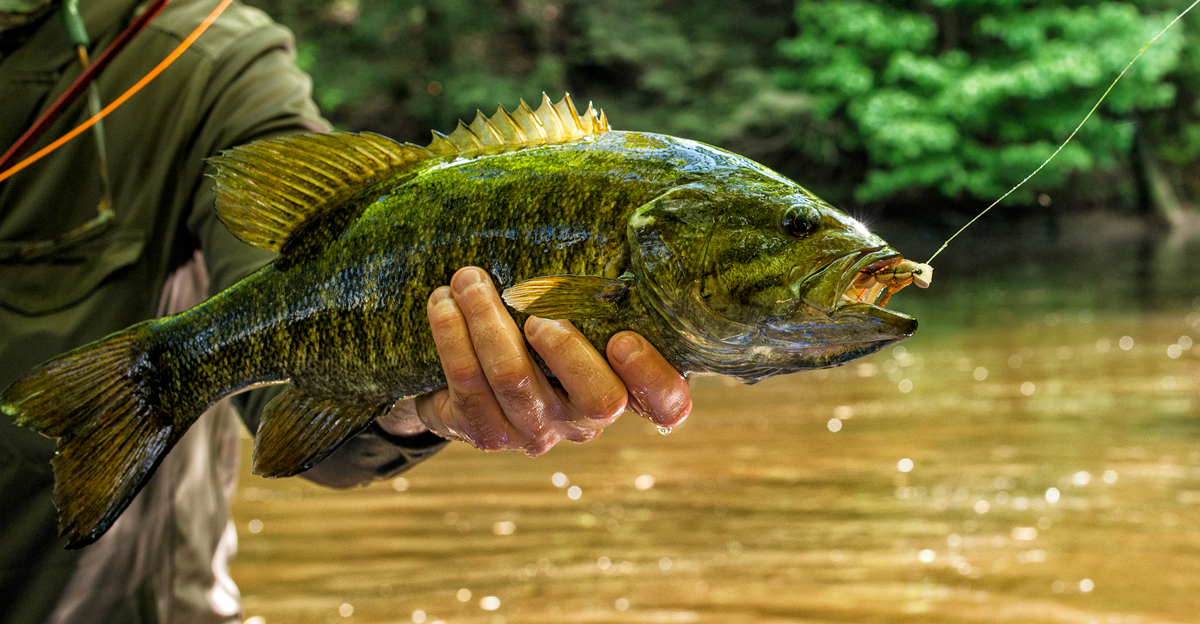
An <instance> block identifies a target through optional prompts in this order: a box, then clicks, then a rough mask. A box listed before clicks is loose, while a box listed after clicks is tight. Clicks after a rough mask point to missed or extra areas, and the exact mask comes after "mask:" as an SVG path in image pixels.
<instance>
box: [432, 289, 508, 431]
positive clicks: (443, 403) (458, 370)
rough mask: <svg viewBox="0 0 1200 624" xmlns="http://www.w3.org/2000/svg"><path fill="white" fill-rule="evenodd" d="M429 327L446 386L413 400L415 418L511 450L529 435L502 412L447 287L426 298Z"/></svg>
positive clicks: (439, 428) (468, 331) (465, 324)
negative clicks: (414, 403)
mask: <svg viewBox="0 0 1200 624" xmlns="http://www.w3.org/2000/svg"><path fill="white" fill-rule="evenodd" d="M426 311H427V313H428V316H429V327H430V331H431V332H432V334H433V340H434V344H435V345H436V346H437V350H438V356H439V358H440V359H441V362H442V371H443V373H445V376H446V389H444V390H439V391H438V392H435V393H433V395H431V396H428V397H422V398H421V399H418V401H417V412H418V414H419V415H420V416H421V421H422V422H424V423H425V426H427V427H429V429H430V430H431V431H433V432H434V433H437V434H438V435H440V436H442V437H445V438H449V439H458V440H463V441H465V442H469V443H470V444H472V445H473V446H475V447H477V448H480V449H483V450H501V449H517V448H521V447H523V446H524V445H525V444H527V443H529V442H530V441H531V437H530V436H527V435H525V434H523V433H522V432H520V431H518V430H516V429H515V428H514V427H513V426H512V425H511V424H510V423H509V421H508V419H507V418H505V416H504V412H503V411H502V410H501V407H500V404H499V402H498V401H497V399H496V396H495V395H494V394H493V392H492V387H491V384H490V383H489V381H488V378H487V376H486V374H485V373H484V371H483V367H482V366H481V365H480V363H479V360H478V358H477V356H476V355H475V348H474V346H473V345H472V341H471V338H472V337H471V333H470V329H469V327H468V325H467V319H466V318H465V316H464V314H463V311H462V310H461V309H460V307H459V304H458V303H457V302H456V301H455V299H454V297H453V294H452V293H451V291H450V289H449V288H446V287H442V288H438V289H437V290H435V291H434V292H433V294H432V295H430V297H429V305H428V307H427V310H426Z"/></svg>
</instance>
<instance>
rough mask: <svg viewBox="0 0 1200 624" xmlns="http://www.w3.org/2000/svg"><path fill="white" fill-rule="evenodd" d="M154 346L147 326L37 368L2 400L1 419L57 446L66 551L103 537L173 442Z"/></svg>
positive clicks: (172, 426) (55, 461)
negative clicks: (154, 374)
mask: <svg viewBox="0 0 1200 624" xmlns="http://www.w3.org/2000/svg"><path fill="white" fill-rule="evenodd" d="M152 338H153V330H152V328H151V326H150V325H149V322H146V323H140V324H138V325H134V326H133V327H130V328H128V329H126V330H124V331H120V332H117V333H115V334H112V335H110V336H108V337H107V338H103V339H101V340H98V341H96V342H93V343H90V344H88V345H84V346H82V347H80V348H78V349H75V350H74V351H70V352H68V353H65V354H63V355H61V356H59V357H57V358H55V359H53V360H50V361H49V362H46V363H44V364H42V365H41V366H38V367H37V368H35V369H33V370H32V371H30V372H29V373H27V374H26V375H25V376H24V377H22V378H20V379H18V380H17V381H16V382H15V383H13V384H12V385H11V386H9V388H8V389H7V390H5V391H4V393H3V394H0V412H3V413H4V414H5V415H8V416H12V417H15V422H16V424H18V425H23V426H26V427H30V428H32V429H34V430H36V431H38V432H40V433H42V434H43V435H46V436H49V437H53V438H57V439H58V446H57V449H56V451H55V454H54V458H53V459H52V460H51V465H52V466H53V468H54V504H55V507H57V508H58V518H59V526H58V528H59V534H60V535H65V536H67V537H68V539H69V542H70V543H69V546H68V547H69V548H80V547H83V546H86V545H88V544H90V543H92V542H94V541H96V540H97V539H98V538H99V537H100V536H101V535H103V534H104V532H105V531H107V530H108V528H109V526H110V525H112V523H113V521H115V520H116V518H117V516H119V515H120V514H121V512H122V511H124V510H125V508H126V507H128V506H129V503H130V502H131V501H132V500H133V497H134V496H135V495H136V494H137V493H138V491H140V490H141V488H142V486H143V485H145V483H146V481H148V480H149V478H150V475H151V473H152V472H153V471H154V468H156V467H157V466H158V464H159V463H160V462H161V461H162V459H163V456H164V455H166V453H167V451H168V450H170V448H171V446H172V445H173V444H174V443H175V441H176V440H177V439H178V436H177V435H176V432H175V429H176V426H175V422H174V421H173V419H172V418H171V417H170V416H169V415H168V414H165V413H164V412H163V410H160V409H158V408H157V406H158V405H159V404H160V401H159V399H158V397H157V396H156V395H157V389H156V388H155V387H154V384H153V383H152V382H151V378H150V375H149V372H150V371H151V370H152V367H151V366H150V357H149V355H148V348H147V347H148V346H150V345H151V341H152Z"/></svg>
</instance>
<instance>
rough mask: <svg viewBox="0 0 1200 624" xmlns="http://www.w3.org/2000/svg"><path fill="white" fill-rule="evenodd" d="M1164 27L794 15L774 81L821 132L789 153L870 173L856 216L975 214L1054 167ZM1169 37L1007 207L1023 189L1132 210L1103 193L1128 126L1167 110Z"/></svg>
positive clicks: (956, 5)
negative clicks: (850, 157)
mask: <svg viewBox="0 0 1200 624" xmlns="http://www.w3.org/2000/svg"><path fill="white" fill-rule="evenodd" d="M1173 17H1174V13H1173V12H1171V13H1166V12H1150V13H1146V14H1143V13H1142V12H1140V11H1139V7H1138V6H1136V5H1134V4H1131V3H1119V2H1104V3H1099V4H1089V3H1077V2H1039V3H1036V4H1035V3H1028V2H1026V3H1022V2H1013V1H1012V0H934V1H933V2H874V1H860V2H855V1H844V0H840V1H834V2H810V1H807V0H805V1H802V2H800V3H798V5H797V7H796V21H797V23H798V24H799V25H800V28H799V35H798V36H797V37H794V38H791V39H788V40H785V41H782V42H781V43H780V45H779V50H780V53H781V55H782V56H783V57H785V58H786V59H787V61H789V62H786V63H783V64H782V65H781V67H780V68H779V69H777V70H776V73H775V76H776V80H777V81H778V84H779V85H781V86H783V87H785V88H788V89H794V90H796V91H799V92H803V93H807V94H809V95H810V96H811V97H812V98H813V102H814V106H813V108H812V115H813V118H814V120H815V121H816V122H818V123H819V124H820V125H822V126H823V127H824V128H826V131H825V132H824V136H825V137H826V138H825V141H824V142H823V143H822V144H817V145H813V144H811V143H810V144H804V145H799V146H797V147H799V148H800V149H816V150H821V151H823V152H824V153H826V154H827V153H830V152H833V151H836V152H838V153H843V154H844V153H858V154H861V155H862V158H865V159H866V161H867V162H868V163H869V164H868V171H867V172H866V175H865V176H863V179H862V180H861V182H860V183H859V184H858V185H857V188H856V189H855V194H856V196H857V198H858V199H859V200H861V201H886V200H895V199H899V198H905V197H908V198H911V199H916V200H927V199H929V198H930V197H931V195H939V196H941V197H944V198H950V199H954V200H970V199H974V200H977V201H986V202H990V201H991V200H993V199H995V198H996V197H999V196H1000V195H1001V194H1003V193H1004V192H1005V191H1007V190H1008V189H1009V188H1011V187H1012V186H1013V185H1014V184H1015V183H1016V182H1018V181H1019V180H1021V179H1022V178H1024V177H1025V176H1026V175H1027V174H1028V173H1029V172H1031V171H1033V170H1034V169H1035V168H1036V167H1037V166H1038V165H1039V164H1041V163H1042V161H1043V160H1044V159H1045V158H1046V157H1047V156H1049V155H1050V154H1051V153H1052V152H1053V151H1054V149H1055V147H1056V145H1057V144H1058V143H1059V142H1061V141H1062V140H1063V139H1065V138H1066V137H1067V136H1068V135H1069V134H1070V133H1071V131H1072V130H1073V129H1074V128H1075V126H1076V125H1077V124H1078V123H1079V121H1080V119H1082V117H1083V115H1084V114H1085V113H1086V111H1087V110H1088V109H1090V108H1091V106H1092V105H1093V104H1094V102H1095V101H1096V99H1097V98H1098V97H1099V96H1100V94H1101V93H1102V92H1103V91H1104V89H1105V88H1106V87H1107V85H1108V83H1109V82H1110V81H1111V80H1112V79H1113V77H1115V76H1116V75H1117V73H1118V72H1120V70H1121V69H1123V68H1124V67H1125V65H1126V64H1127V63H1128V62H1129V60H1130V59H1131V58H1132V57H1133V55H1134V54H1135V53H1136V52H1137V50H1138V49H1139V48H1140V47H1141V46H1142V45H1143V44H1144V43H1145V42H1146V41H1147V40H1149V38H1150V37H1151V36H1153V34H1154V33H1156V32H1157V31H1158V30H1160V29H1161V28H1162V27H1163V26H1165V25H1166V24H1167V22H1169V21H1170V19H1171V18H1173ZM1179 26H1182V25H1179ZM1179 26H1177V27H1176V28H1177V29H1174V30H1172V31H1171V32H1169V33H1167V35H1165V36H1164V37H1163V38H1161V39H1160V40H1159V41H1158V42H1157V43H1156V44H1155V45H1154V46H1153V47H1151V48H1150V49H1149V50H1148V51H1147V52H1146V53H1145V54H1144V55H1143V56H1142V58H1141V60H1139V61H1138V63H1137V65H1135V66H1134V68H1133V69H1132V70H1130V72H1129V73H1128V74H1127V75H1126V76H1125V78H1124V79H1123V80H1122V82H1121V83H1120V84H1119V85H1118V87H1117V88H1116V89H1115V90H1114V91H1113V92H1112V93H1111V94H1110V95H1109V97H1108V99H1107V100H1106V101H1105V103H1104V105H1103V106H1102V107H1101V108H1100V110H1099V111H1097V115H1096V116H1094V117H1093V118H1092V120H1091V121H1089V122H1088V124H1087V125H1086V126H1085V127H1084V129H1083V130H1082V131H1081V132H1080V134H1079V135H1078V136H1077V137H1076V139H1075V141H1073V142H1072V143H1071V144H1070V145H1068V146H1067V147H1066V148H1065V149H1064V150H1063V151H1062V152H1061V153H1060V154H1059V155H1058V157H1057V158H1056V159H1055V160H1054V161H1053V162H1051V163H1050V165H1048V166H1047V167H1046V168H1045V169H1044V170H1043V171H1042V172H1041V173H1040V174H1039V175H1038V177H1037V178H1035V180H1034V181H1033V184H1032V185H1031V186H1030V187H1027V190H1023V192H1021V194H1019V195H1017V196H1014V197H1013V201H1015V202H1025V203H1032V202H1033V200H1034V197H1035V194H1036V193H1037V191H1035V190H1034V189H1040V190H1042V191H1052V190H1057V189H1063V188H1065V187H1067V186H1068V185H1070V184H1069V183H1070V182H1071V181H1072V179H1074V181H1075V182H1077V183H1076V184H1074V185H1070V188H1071V189H1072V190H1073V194H1074V195H1075V196H1077V197H1079V196H1084V197H1087V196H1090V198H1091V199H1095V200H1097V201H1100V202H1111V201H1112V199H1113V195H1118V196H1120V195H1121V194H1122V193H1124V195H1125V200H1126V201H1127V202H1128V201H1130V200H1131V199H1133V198H1131V197H1129V195H1130V193H1131V191H1133V188H1134V187H1133V185H1130V184H1125V185H1122V184H1117V185H1115V186H1114V184H1112V183H1111V180H1113V179H1114V178H1112V177H1111V174H1113V173H1114V172H1118V173H1119V172H1120V170H1121V169H1122V168H1123V167H1127V166H1128V164H1129V162H1130V154H1131V153H1132V151H1133V147H1134V138H1135V136H1136V135H1137V134H1139V128H1138V126H1139V123H1138V122H1139V121H1140V120H1142V119H1144V118H1145V117H1147V116H1149V115H1153V114H1157V113H1161V112H1163V111H1167V110H1170V109H1171V108H1172V107H1173V105H1174V103H1175V96H1176V89H1175V85H1174V84H1173V83H1172V82H1170V81H1168V80H1167V77H1168V75H1169V74H1170V73H1171V72H1173V71H1175V70H1176V69H1177V68H1178V67H1179V63H1180V57H1181V52H1182V50H1183V47H1184V36H1183V34H1184V33H1183V29H1182V28H1180V27H1179ZM1115 179H1116V180H1118V181H1130V180H1132V179H1133V178H1132V177H1130V176H1128V175H1126V176H1117V178H1115ZM1080 182H1082V183H1080ZM1088 189H1091V190H1088ZM1043 201H1045V199H1044V198H1043Z"/></svg>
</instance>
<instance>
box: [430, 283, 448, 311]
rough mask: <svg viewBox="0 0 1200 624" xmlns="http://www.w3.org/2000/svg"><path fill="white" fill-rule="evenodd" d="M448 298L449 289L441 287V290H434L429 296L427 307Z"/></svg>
mask: <svg viewBox="0 0 1200 624" xmlns="http://www.w3.org/2000/svg"><path fill="white" fill-rule="evenodd" d="M449 298H450V289H449V288H446V287H445V286H442V287H441V288H437V289H435V290H434V291H433V294H432V295H429V306H430V307H433V306H435V305H437V304H439V303H441V302H443V301H445V300H447V299H449Z"/></svg>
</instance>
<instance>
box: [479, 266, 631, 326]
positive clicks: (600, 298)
mask: <svg viewBox="0 0 1200 624" xmlns="http://www.w3.org/2000/svg"><path fill="white" fill-rule="evenodd" d="M632 281H633V276H632V275H630V274H628V273H627V274H625V275H623V276H621V278H620V279H611V278H608V277H596V276H592V275H551V276H547V277H535V278H533V279H530V280H525V281H524V282H521V283H519V284H517V285H515V286H513V287H512V288H508V289H506V290H505V291H504V292H503V293H501V294H500V297H501V298H503V299H504V302H505V303H507V304H508V305H509V306H511V307H512V308H513V309H514V310H516V311H518V312H524V313H526V314H531V315H533V316H542V317H546V318H551V319H584V318H615V317H616V316H617V313H618V311H619V307H618V306H619V304H620V302H621V300H622V299H624V298H625V296H626V295H627V294H628V293H629V289H630V284H631V283H632Z"/></svg>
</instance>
